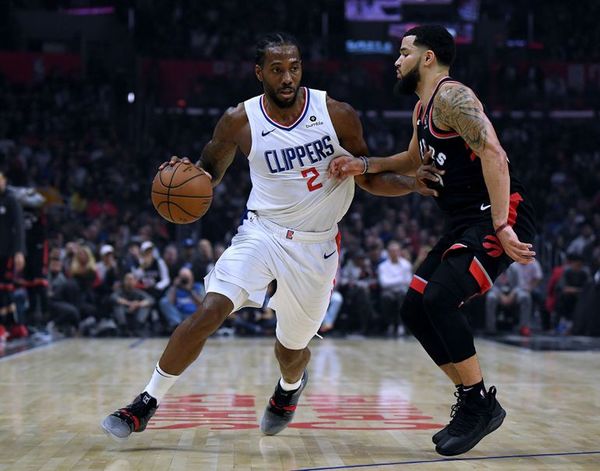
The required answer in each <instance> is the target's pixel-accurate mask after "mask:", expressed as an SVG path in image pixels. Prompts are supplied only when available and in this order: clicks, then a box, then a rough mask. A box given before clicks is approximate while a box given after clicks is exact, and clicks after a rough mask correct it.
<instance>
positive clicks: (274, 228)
mask: <svg viewBox="0 0 600 471" xmlns="http://www.w3.org/2000/svg"><path fill="white" fill-rule="evenodd" d="M248 220H249V221H256V222H258V224H260V225H261V226H263V227H264V228H265V229H267V230H268V231H269V232H271V233H273V234H275V235H277V236H279V237H282V238H284V239H288V240H294V241H296V242H313V243H317V242H327V241H328V240H333V239H335V236H336V235H337V233H338V227H337V224H336V225H335V226H333V227H332V228H331V229H330V230H328V231H325V232H304V231H297V230H295V229H289V228H287V227H283V226H280V225H279V224H276V223H274V222H272V221H269V220H268V219H265V218H263V217H260V216H259V215H258V214H256V213H255V212H253V211H248Z"/></svg>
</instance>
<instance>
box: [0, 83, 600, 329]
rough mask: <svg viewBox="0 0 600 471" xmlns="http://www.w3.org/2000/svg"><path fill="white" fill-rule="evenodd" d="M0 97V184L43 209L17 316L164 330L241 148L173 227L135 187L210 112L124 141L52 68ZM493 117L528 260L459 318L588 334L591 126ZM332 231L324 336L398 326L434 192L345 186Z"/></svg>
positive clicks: (234, 213) (595, 226) (268, 317)
mask: <svg viewBox="0 0 600 471" xmlns="http://www.w3.org/2000/svg"><path fill="white" fill-rule="evenodd" d="M0 103H1V104H2V106H1V107H0V167H1V168H3V169H5V172H6V175H7V177H8V179H9V183H10V184H11V185H15V186H17V187H18V186H25V187H32V188H35V189H36V191H37V192H38V193H39V194H40V195H42V196H43V197H44V198H45V204H44V206H43V208H42V209H39V208H27V207H25V208H24V209H25V212H26V213H27V214H29V218H30V220H31V221H32V224H33V225H32V226H31V227H32V228H33V227H34V228H35V229H34V230H35V231H36V234H39V233H42V234H44V239H45V240H47V242H48V247H49V250H48V252H47V253H48V272H47V280H48V288H47V293H46V294H47V302H46V301H45V300H42V301H38V300H37V299H28V298H33V297H32V296H27V291H26V290H25V288H23V289H21V290H19V291H18V293H17V294H18V295H19V296H18V298H19V299H20V301H21V302H20V307H21V309H20V315H21V316H22V319H23V321H24V322H26V323H27V324H28V325H30V326H34V327H35V326H37V327H38V328H40V327H46V328H50V329H58V330H60V331H61V332H62V333H64V334H66V335H151V334H163V333H168V332H170V331H172V330H173V328H174V327H175V326H176V325H177V324H178V323H179V322H181V321H182V320H183V319H184V318H185V317H186V316H188V315H190V313H192V312H193V311H194V310H195V306H196V305H197V304H198V303H199V301H200V300H201V299H202V296H203V295H204V292H203V286H202V279H203V277H204V275H205V274H206V273H207V271H208V270H210V268H211V267H212V265H213V264H214V262H215V261H216V259H217V258H218V257H219V255H220V254H221V253H222V252H223V250H224V249H225V247H226V246H227V244H228V243H229V240H230V239H231V237H232V235H233V234H234V231H235V229H236V227H237V225H238V223H239V221H240V220H241V218H242V217H243V214H244V203H245V199H246V195H247V193H248V191H249V189H250V182H249V178H248V171H247V165H246V163H245V162H244V159H243V158H238V159H236V162H235V163H234V165H233V166H232V167H231V168H230V169H229V175H228V176H226V178H225V179H224V180H223V183H222V184H221V185H220V186H219V187H217V189H216V191H215V197H214V202H213V205H212V208H211V210H210V211H209V213H208V214H207V215H206V216H205V217H204V218H203V219H202V220H201V221H200V223H198V224H197V225H195V226H193V227H190V228H186V230H187V231H188V232H187V236H182V234H184V233H183V232H182V231H181V228H175V227H174V226H172V225H168V224H167V223H166V222H165V221H163V220H162V219H161V218H160V217H159V216H158V215H157V214H156V213H155V211H154V210H153V208H152V207H151V204H150V201H149V198H147V195H148V194H149V184H150V182H151V179H152V176H153V173H154V172H155V171H156V168H157V167H158V164H159V163H160V162H162V161H164V160H167V159H168V157H169V156H170V155H172V154H179V155H191V156H193V155H198V153H199V151H200V150H201V148H202V146H203V144H204V143H205V142H206V141H207V139H208V138H209V135H210V132H211V129H212V127H213V126H214V121H215V118H210V117H196V118H191V117H187V116H184V115H166V116H160V117H158V116H157V117H154V118H153V120H151V122H150V123H149V125H148V126H149V128H148V132H146V133H145V135H144V138H143V139H142V141H141V144H140V145H139V147H138V148H137V149H135V150H134V149H133V148H131V147H130V145H128V144H126V142H127V139H126V138H125V137H124V136H123V130H119V129H118V127H117V124H118V123H119V118H118V117H117V116H116V115H115V106H114V103H113V100H112V99H111V89H110V87H109V86H108V85H104V86H102V85H101V86H97V85H94V86H92V85H90V84H86V83H81V82H78V81H76V80H68V79H64V78H49V79H48V80H46V81H44V82H42V83H39V84H36V85H34V86H33V87H31V88H20V87H16V86H13V85H10V84H8V83H2V84H1V85H0ZM363 121H364V125H365V135H366V138H367V142H368V144H369V146H370V148H371V152H372V153H373V154H375V155H386V154H390V153H393V152H394V151H395V150H399V149H402V148H403V147H404V146H406V144H407V142H408V140H409V136H410V125H409V122H405V121H394V120H384V119H381V118H376V117H369V116H363ZM495 124H496V127H497V129H498V133H499V136H500V140H501V142H502V143H503V145H504V146H505V148H506V150H507V152H508V155H509V156H510V157H511V160H512V163H513V165H514V166H515V168H516V170H517V174H518V175H520V177H521V179H522V180H523V181H524V182H525V184H526V185H527V187H528V189H529V192H530V193H531V195H532V197H533V200H534V202H535V204H536V209H537V212H538V217H539V221H538V222H539V237H538V241H537V243H536V246H537V251H538V254H539V264H537V265H534V266H532V267H528V268H527V269H525V268H524V267H517V266H515V267H513V269H511V270H509V272H507V274H506V275H505V276H503V277H500V278H499V279H498V281H497V282H496V284H495V285H494V288H493V289H492V291H491V292H490V294H489V295H488V297H487V305H486V306H485V309H482V310H481V311H482V312H483V311H485V313H484V314H483V315H482V316H481V318H480V319H479V320H475V321H474V322H475V323H477V322H479V326H480V327H481V329H482V330H486V331H488V332H489V333H494V332H495V331H497V330H498V329H503V328H507V327H512V328H514V329H517V330H519V331H520V332H521V334H523V335H529V334H530V333H531V328H532V327H533V324H534V323H535V322H537V324H536V325H537V328H543V329H546V330H553V331H555V332H557V333H561V334H568V333H572V332H575V333H577V332H583V333H585V332H588V331H591V330H593V331H594V332H595V333H598V332H597V331H596V330H594V329H597V326H595V324H594V323H593V321H590V320H589V319H588V315H587V314H586V315H583V314H579V313H580V311H585V310H586V309H587V310H588V311H589V310H590V309H591V308H590V307H589V306H591V304H590V302H591V303H593V300H594V299H596V300H597V296H598V290H599V287H600V271H599V270H600V240H598V237H597V235H598V234H600V189H599V187H598V185H597V182H598V181H600V153H599V152H598V150H597V149H598V143H597V140H598V138H597V136H596V134H595V133H594V132H593V129H594V125H595V123H594V121H592V120H589V121H588V120H561V121H556V120H548V119H543V120H542V119H540V120H537V121H536V120H499V121H498V122H496V123H495ZM340 228H341V232H342V240H343V245H342V247H343V250H342V263H341V266H340V273H339V276H338V284H337V285H336V291H335V292H334V294H333V296H332V303H331V306H330V310H329V312H328V316H327V318H326V321H325V322H324V324H323V332H326V331H333V332H336V333H360V334H363V335H392V336H393V335H402V334H403V333H404V331H403V327H402V324H401V320H400V319H399V317H398V306H399V305H400V304H401V303H402V299H403V297H404V294H405V293H406V290H407V287H408V284H409V282H410V278H411V276H412V273H413V271H414V267H416V266H418V264H419V262H420V260H421V259H422V258H423V257H424V255H425V254H426V253H427V250H428V249H429V248H430V247H431V246H432V245H433V244H434V243H435V242H436V240H437V238H438V237H439V236H440V235H441V233H442V231H443V220H442V219H441V217H440V213H439V212H438V210H437V209H436V207H435V203H434V202H433V200H431V199H425V198H422V197H420V196H418V195H410V196H407V197H403V198H389V199H385V200H383V204H382V200H381V199H380V198H375V197H372V196H369V195H367V194H365V193H364V192H362V191H357V196H356V198H355V201H354V203H353V205H352V207H351V209H350V211H349V213H348V215H347V216H346V217H345V219H344V220H343V222H342V224H341V226H340ZM30 230H31V229H30ZM40 231H41V232H40ZM32 253H33V252H32ZM28 263H32V261H31V260H28ZM594 296H596V297H594ZM581 300H583V301H584V302H583V303H582V302H581ZM534 314H535V315H534ZM511 316H512V317H511ZM505 319H508V320H509V321H508V324H507V325H504V324H505V322H504V320H505ZM578 319H579V321H578ZM274 322H275V318H274V313H273V312H272V311H270V310H269V309H268V307H267V306H266V304H265V306H264V307H263V308H262V309H258V310H249V311H247V312H246V311H244V312H241V313H239V314H238V315H237V316H234V317H233V318H232V319H231V320H230V321H228V325H226V326H225V329H224V330H223V331H222V333H232V332H236V333H243V334H252V335H256V334H269V333H272V332H273V329H274ZM590 322H592V324H593V325H591V326H590V325H589V324H590Z"/></svg>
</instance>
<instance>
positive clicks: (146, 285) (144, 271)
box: [135, 241, 171, 302]
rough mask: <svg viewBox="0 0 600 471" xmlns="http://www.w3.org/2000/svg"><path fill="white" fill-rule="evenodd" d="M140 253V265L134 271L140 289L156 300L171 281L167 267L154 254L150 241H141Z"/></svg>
mask: <svg viewBox="0 0 600 471" xmlns="http://www.w3.org/2000/svg"><path fill="white" fill-rule="evenodd" d="M140 253H141V256H140V265H139V267H138V269H137V270H136V272H135V274H136V277H137V278H138V279H139V280H140V283H141V287H142V289H143V290H144V291H145V292H146V293H148V294H149V295H150V296H152V297H153V298H154V301H155V302H158V301H159V300H160V298H161V297H162V295H163V293H164V292H165V290H166V289H167V287H168V286H169V284H170V283H171V279H170V278H169V269H168V268H167V264H166V263H165V262H164V260H163V259H162V258H160V257H158V256H156V254H155V248H154V244H153V243H152V242H150V241H146V242H143V243H142V245H141V246H140Z"/></svg>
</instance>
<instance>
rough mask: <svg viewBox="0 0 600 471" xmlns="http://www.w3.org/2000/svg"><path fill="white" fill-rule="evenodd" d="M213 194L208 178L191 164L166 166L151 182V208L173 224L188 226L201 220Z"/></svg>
mask: <svg viewBox="0 0 600 471" xmlns="http://www.w3.org/2000/svg"><path fill="white" fill-rule="evenodd" d="M212 194H213V192H212V185H211V183H210V178H209V177H208V175H206V173H204V172H203V171H202V170H200V169H199V168H198V167H196V166H195V165H193V164H190V163H182V162H179V163H176V164H175V165H173V166H170V165H167V166H166V167H165V168H163V169H162V170H159V171H158V173H157V174H156V176H155V177H154V180H153V181H152V204H153V205H154V207H155V208H156V210H157V211H158V214H160V215H161V216H162V217H164V218H165V219H166V220H167V221H170V222H174V223H175V224H189V223H190V222H194V221H197V220H198V219H200V218H201V217H202V216H204V214H206V211H208V208H209V207H210V203H211V201H212Z"/></svg>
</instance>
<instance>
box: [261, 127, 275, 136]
mask: <svg viewBox="0 0 600 471" xmlns="http://www.w3.org/2000/svg"><path fill="white" fill-rule="evenodd" d="M276 129H277V128H273V129H271V130H270V131H265V130H263V132H261V134H262V137H265V136H266V135H268V134H271V133H272V132H273V131H275V130H276Z"/></svg>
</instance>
